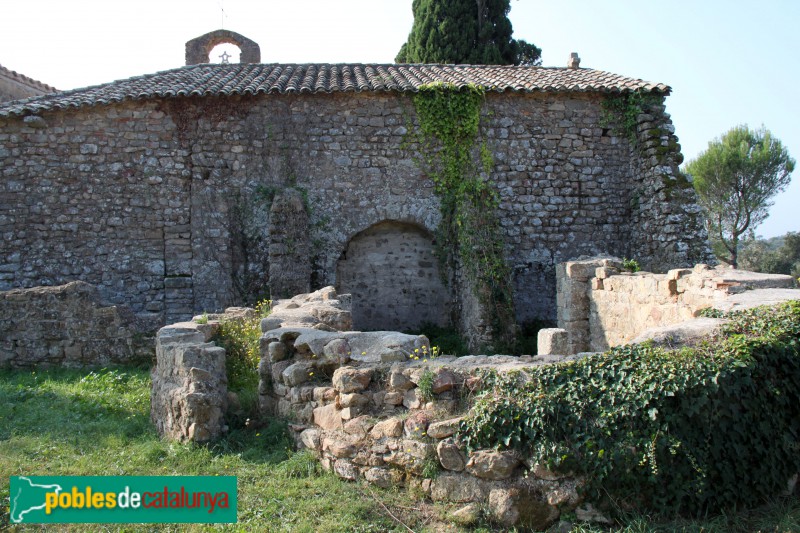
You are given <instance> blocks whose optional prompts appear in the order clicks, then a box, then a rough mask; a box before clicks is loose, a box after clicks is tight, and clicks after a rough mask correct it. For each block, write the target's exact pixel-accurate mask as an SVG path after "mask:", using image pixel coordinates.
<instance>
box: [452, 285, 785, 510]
mask: <svg viewBox="0 0 800 533" xmlns="http://www.w3.org/2000/svg"><path fill="white" fill-rule="evenodd" d="M727 317H728V318H730V319H731V322H730V323H729V324H728V325H727V326H725V328H724V333H723V336H722V338H721V339H719V340H718V341H715V342H713V343H712V342H707V343H705V344H702V345H699V346H697V347H694V348H682V349H679V350H667V349H663V348H658V347H655V346H652V345H647V344H644V345H634V346H622V347H617V348H614V349H612V350H610V351H609V352H606V353H604V354H597V355H592V356H589V357H586V358H584V359H581V360H579V361H576V362H574V363H566V364H559V365H550V366H544V367H540V368H538V369H535V370H533V371H532V373H531V374H532V375H531V379H518V376H514V375H508V376H503V377H499V376H497V375H496V374H490V375H489V376H488V377H487V378H486V379H485V380H484V381H485V383H486V388H485V390H484V392H483V393H482V395H481V397H480V398H479V400H478V401H477V402H476V403H475V407H474V408H473V410H472V411H471V413H470V415H469V416H468V418H467V419H466V420H465V421H464V422H463V423H462V425H461V428H460V438H461V439H462V440H463V442H465V443H466V444H467V445H468V446H469V447H470V448H484V447H494V446H499V447H502V448H514V449H518V450H521V451H523V452H524V453H525V454H526V455H528V456H529V458H530V460H531V461H532V462H533V463H540V464H543V465H546V466H547V467H548V468H550V469H553V470H556V471H560V472H565V473H567V472H573V473H575V474H578V475H581V476H584V477H585V479H586V485H585V487H584V490H586V491H587V492H588V494H589V496H590V497H591V498H592V499H595V500H602V499H603V498H604V497H605V496H606V495H608V496H610V497H611V498H612V499H613V500H615V502H616V503H617V505H618V506H619V507H621V508H623V509H631V508H640V509H641V508H643V509H655V510H657V511H660V512H662V513H664V514H674V513H686V514H695V515H700V514H703V513H706V512H708V511H715V510H729V509H734V508H736V507H738V506H745V505H750V506H752V505H757V504H759V503H761V502H762V501H764V500H765V499H768V498H770V497H774V496H776V495H778V494H780V493H781V492H783V490H785V488H786V483H787V481H788V480H789V478H791V477H792V476H793V475H794V474H795V473H797V471H798V469H800V454H798V442H799V441H798V439H799V438H800V302H797V301H795V302H790V303H787V304H783V305H780V306H776V307H774V308H758V309H754V310H749V311H743V312H737V313H730V314H728V315H727Z"/></svg>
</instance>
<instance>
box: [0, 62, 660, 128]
mask: <svg viewBox="0 0 800 533" xmlns="http://www.w3.org/2000/svg"><path fill="white" fill-rule="evenodd" d="M432 82H445V83H452V84H454V85H456V86H459V87H463V86H466V85H468V84H474V85H478V86H481V87H484V88H486V89H487V90H489V91H496V92H504V91H515V92H604V93H619V92H631V91H637V90H641V91H645V92H656V93H662V94H669V92H670V88H669V87H668V86H666V85H664V84H660V83H658V84H656V83H650V82H646V81H643V80H639V79H634V78H626V77H624V76H620V75H617V74H612V73H610V72H603V71H601V70H592V69H585V68H581V69H568V68H545V67H514V66H496V65H375V64H369V65H364V64H334V65H332V64H231V65H210V64H204V65H192V66H188V67H181V68H177V69H173V70H167V71H164V72H157V73H155V74H147V75H144V76H138V77H135V78H129V79H126V80H118V81H114V82H111V83H106V84H103V85H96V86H93V87H87V88H83V89H74V90H70V91H63V92H59V93H54V94H49V95H42V96H35V97H32V98H28V99H26V100H18V101H15V102H7V103H5V104H0V116H10V115H26V114H33V113H38V112H40V111H47V110H52V109H66V108H75V107H82V106H94V105H106V104H111V103H114V102H121V101H123V100H144V99H153V98H171V97H179V96H228V95H234V94H247V95H255V94H292V93H335V92H361V91H399V92H416V91H418V90H419V88H420V86H421V85H424V84H428V83H432Z"/></svg>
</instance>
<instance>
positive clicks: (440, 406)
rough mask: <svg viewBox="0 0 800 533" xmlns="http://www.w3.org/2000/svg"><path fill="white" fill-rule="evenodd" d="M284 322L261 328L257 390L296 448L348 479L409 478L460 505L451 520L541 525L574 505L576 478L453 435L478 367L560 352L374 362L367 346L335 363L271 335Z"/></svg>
mask: <svg viewBox="0 0 800 533" xmlns="http://www.w3.org/2000/svg"><path fill="white" fill-rule="evenodd" d="M287 329H291V328H284V329H283V330H278V331H273V332H266V333H265V335H264V339H265V342H266V351H265V353H264V354H263V356H262V362H261V367H260V371H261V376H262V380H261V390H260V392H262V393H264V394H263V395H262V398H265V399H266V398H276V399H277V401H266V402H264V403H263V405H264V406H265V407H267V408H272V409H274V411H272V410H270V411H268V413H266V414H279V415H281V416H284V417H287V418H289V419H290V420H293V421H294V422H295V424H293V425H292V426H291V427H292V428H293V429H294V431H295V438H296V441H297V444H298V447H300V448H308V449H311V450H313V451H314V453H315V454H316V455H317V456H318V457H319V458H320V461H321V464H322V466H323V467H324V468H325V469H327V470H330V471H333V472H334V473H336V475H338V476H339V477H341V478H343V479H346V480H352V481H355V480H358V479H365V480H367V481H368V482H370V483H372V484H375V485H378V486H381V487H390V486H395V485H405V486H410V487H414V488H416V489H418V490H421V491H422V492H423V493H425V494H426V495H427V496H429V497H430V498H431V499H432V500H434V501H441V502H450V503H461V504H464V505H463V506H462V507H461V508H460V509H458V510H457V511H456V514H457V517H456V518H458V519H461V520H465V521H469V517H470V515H474V516H476V517H477V512H478V509H479V508H488V509H489V511H490V514H491V516H492V518H493V519H494V520H497V521H498V522H500V523H501V524H503V525H506V526H513V525H519V526H523V527H530V528H535V529H541V528H546V527H548V526H549V525H551V524H552V523H553V522H555V521H556V520H557V519H558V518H559V517H560V515H561V513H562V512H570V511H575V510H576V509H577V508H578V506H579V505H580V504H581V503H582V500H581V498H580V496H579V495H578V490H577V489H578V486H579V484H580V480H577V479H575V478H570V477H564V476H558V475H556V474H554V473H552V472H549V471H547V470H546V469H544V468H541V467H539V466H538V465H534V464H530V463H529V462H528V461H526V458H525V457H523V456H521V455H520V454H518V453H515V452H498V451H495V450H476V451H473V452H471V453H469V452H468V451H467V450H466V449H465V448H464V446H463V444H462V443H461V442H459V440H458V439H457V438H456V432H457V430H458V426H459V423H460V422H461V420H462V417H463V414H464V413H466V412H467V411H468V410H469V408H470V400H469V398H470V391H471V390H474V389H475V388H476V387H478V386H479V384H480V380H481V378H480V375H481V373H482V372H483V371H485V370H487V369H492V370H494V371H497V372H500V373H504V372H512V371H513V372H521V373H523V374H524V372H525V371H526V370H529V369H530V368H532V367H535V366H538V365H542V364H548V363H552V362H556V361H560V360H562V359H556V358H544V357H536V358H532V357H523V358H518V357H510V356H468V357H462V358H458V359H456V358H452V357H441V358H434V359H428V360H427V361H426V360H425V358H424V356H422V357H420V359H419V360H417V359H416V357H417V355H416V354H417V353H419V352H416V351H413V350H412V351H411V352H410V353H409V354H408V355H407V357H406V358H405V360H404V361H398V362H394V363H390V362H381V361H379V360H376V359H378V358H377V357H374V356H373V354H372V353H370V352H368V351H366V352H361V353H360V354H359V355H358V357H357V358H356V359H351V360H348V359H349V358H348V357H347V356H346V354H341V353H340V357H341V358H340V359H339V360H338V361H337V360H335V359H334V358H333V355H334V354H333V353H332V350H331V349H328V350H327V354H326V353H325V350H324V349H323V350H321V351H319V352H316V351H313V350H312V351H310V352H309V351H307V349H306V348H307V347H308V346H309V344H308V342H307V340H305V339H304V338H303V337H302V336H301V337H298V338H297V339H296V340H298V341H300V342H301V343H302V344H303V348H301V349H297V348H296V344H295V342H294V339H292V335H286V336H285V337H284V340H283V341H280V340H276V337H277V336H278V335H279V334H281V333H282V334H286V333H287ZM333 342H335V341H333ZM329 344H330V343H328V344H326V346H329ZM338 345H340V344H339V343H337V346H338ZM320 346H321V343H320ZM423 351H424V349H420V352H423ZM339 365H341V366H339ZM331 371H332V372H331ZM585 511H588V508H581V512H585Z"/></svg>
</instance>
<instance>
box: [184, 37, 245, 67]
mask: <svg viewBox="0 0 800 533" xmlns="http://www.w3.org/2000/svg"><path fill="white" fill-rule="evenodd" d="M218 44H235V45H236V46H238V47H239V50H241V51H242V55H241V56H240V58H239V62H240V63H261V48H260V47H259V46H258V43H256V42H255V41H251V40H250V39H248V38H247V37H245V36H244V35H240V34H238V33H236V32H235V31H230V30H215V31H212V32H209V33H206V34H205V35H201V36H200V37H195V38H194V39H192V40H191V41H188V42H187V43H186V64H187V65H199V64H201V63H208V62H209V60H208V55H209V54H210V53H211V49H212V48H214V47H215V46H217V45H218Z"/></svg>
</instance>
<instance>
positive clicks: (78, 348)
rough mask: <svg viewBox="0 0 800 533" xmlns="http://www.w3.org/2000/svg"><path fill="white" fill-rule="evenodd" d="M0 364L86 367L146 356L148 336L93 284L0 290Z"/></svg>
mask: <svg viewBox="0 0 800 533" xmlns="http://www.w3.org/2000/svg"><path fill="white" fill-rule="evenodd" d="M0 317H2V318H0V366H10V367H14V368H28V367H31V368H35V367H40V366H61V367H71V368H74V367H91V366H101V365H108V364H130V363H135V362H137V361H148V360H150V359H151V358H152V355H153V339H152V337H151V336H149V335H148V334H147V333H146V332H145V331H144V330H145V326H144V325H143V324H141V323H140V322H139V321H138V320H137V319H136V317H135V316H134V315H133V313H132V312H131V310H130V309H128V308H127V307H125V306H121V305H106V304H104V303H103V302H102V301H101V299H100V295H99V293H98V290H97V288H96V287H94V286H93V285H90V284H88V283H84V282H82V281H74V282H71V283H67V284H66V285H60V286H57V287H34V288H31V289H14V290H10V291H2V292H0Z"/></svg>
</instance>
